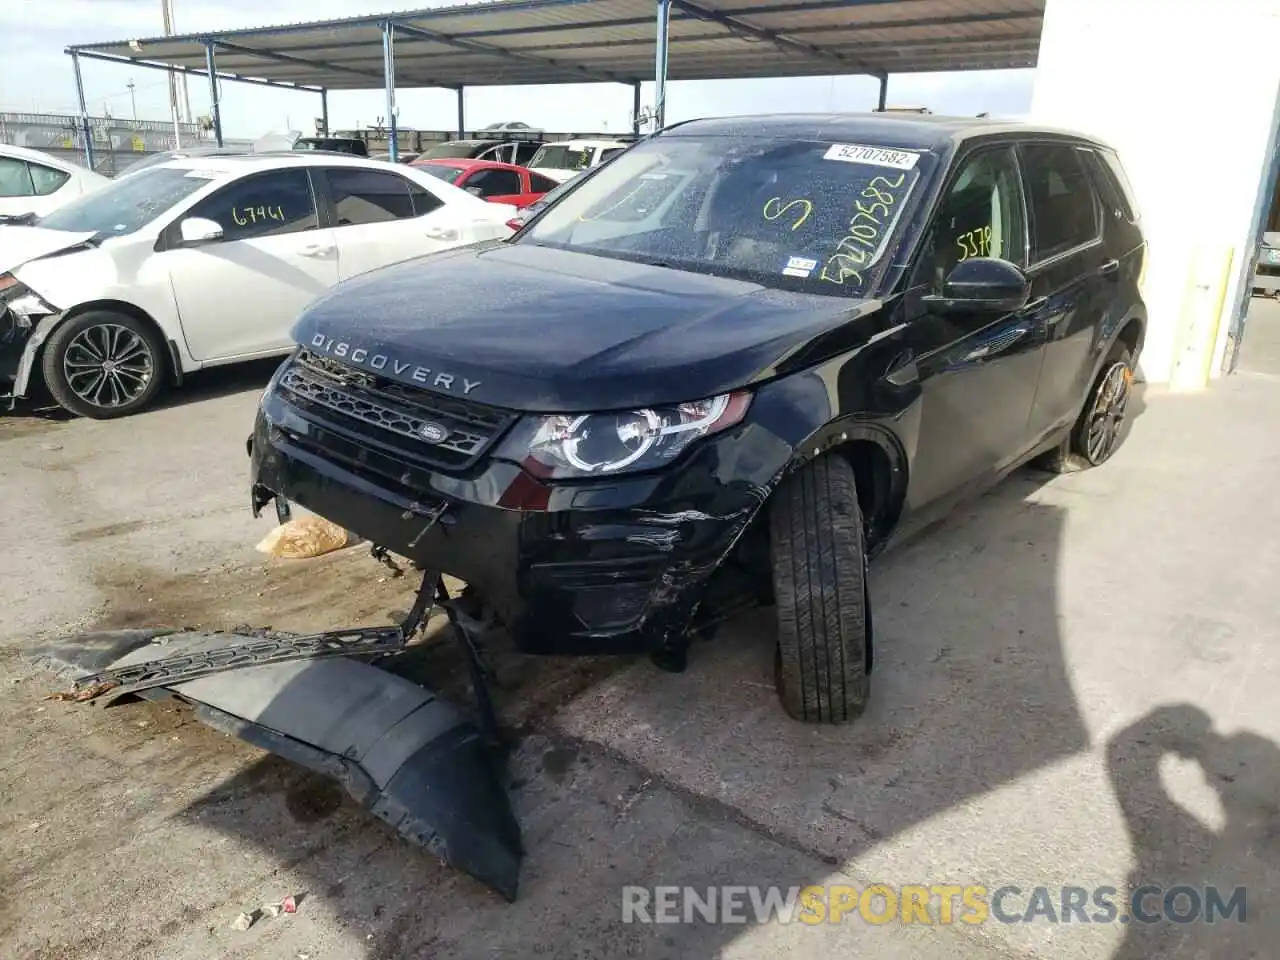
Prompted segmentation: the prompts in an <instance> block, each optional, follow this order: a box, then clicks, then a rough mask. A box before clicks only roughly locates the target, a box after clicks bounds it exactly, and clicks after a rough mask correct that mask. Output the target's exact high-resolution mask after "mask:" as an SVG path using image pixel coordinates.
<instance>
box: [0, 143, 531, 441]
mask: <svg viewBox="0 0 1280 960" xmlns="http://www.w3.org/2000/svg"><path fill="white" fill-rule="evenodd" d="M514 213H515V208H514V207H510V206H506V205H504V204H495V203H486V202H485V201H483V200H480V199H478V198H477V197H473V196H472V195H471V194H469V193H467V192H465V191H463V190H460V189H458V188H457V187H454V186H452V185H451V184H448V183H445V182H443V181H441V180H439V179H437V178H435V177H432V176H429V175H427V174H425V173H421V172H418V171H416V170H413V169H412V168H409V167H405V166H395V167H393V166H391V165H389V164H385V163H379V162H377V161H372V160H362V159H357V158H347V157H339V156H321V155H316V154H311V155H308V154H297V153H290V154H286V155H280V154H277V155H264V154H256V155H251V154H246V155H243V156H222V155H220V156H214V157H192V158H187V159H185V160H174V161H170V162H167V163H164V164H161V165H158V166H155V167H152V168H150V169H147V170H142V171H139V172H138V173H136V174H133V175H131V176H128V177H123V178H121V179H119V180H117V181H115V182H113V183H112V184H111V185H110V186H108V187H105V188H104V189H102V190H100V191H98V192H97V193H94V194H91V195H89V196H86V197H83V198H81V199H79V200H77V201H75V202H73V203H71V204H68V205H67V206H65V207H62V208H60V209H58V210H55V211H53V212H52V213H50V214H49V215H47V216H45V217H42V218H40V219H39V220H37V221H36V222H35V223H34V224H33V225H30V226H5V227H0V399H5V398H7V399H9V400H10V401H11V402H12V401H13V400H14V399H16V398H18V397H25V396H28V395H29V394H30V392H31V391H32V390H33V388H35V387H36V386H38V385H39V384H40V383H41V382H42V383H43V384H44V386H45V387H46V388H47V390H48V392H49V393H50V394H51V395H52V396H53V399H54V400H56V401H57V402H58V403H59V404H60V405H61V406H63V407H65V408H66V409H67V410H69V411H71V412H73V413H76V414H79V415H81V416H85V417H93V418H95V419H108V418H112V417H120V416H125V415H127V414H131V413H134V412H136V411H138V410H140V409H142V408H143V407H145V406H146V405H147V404H148V403H150V402H151V401H152V400H153V399H154V397H155V395H156V393H157V392H158V391H159V390H160V389H161V388H162V387H163V386H164V385H165V384H166V383H179V382H181V380H182V377H183V375H184V374H186V373H190V372H191V371H194V370H198V369H201V368H202V367H209V366H217V365H221V364H228V363H235V362H238V361H243V360H252V359H256V358H259V357H269V356H272V355H276V354H284V353H287V352H288V351H289V350H290V349H291V347H292V346H293V344H292V342H291V341H290V339H289V331H290V328H291V327H292V325H293V323H294V321H295V320H296V319H297V317H298V315H299V314H300V313H301V312H302V310H303V308H304V307H306V306H307V305H308V304H309V303H310V302H311V301H312V300H315V299H316V298H317V297H319V296H320V295H322V294H323V293H325V292H326V291H328V290H329V289H330V288H332V287H333V286H335V285H336V284H338V283H339V282H340V281H342V280H345V279H347V278H349V277H352V276H355V275H356V274H360V273H364V272H365V271H368V270H372V269H374V268H376V267H382V266H386V265H388V264H392V263H398V262H400V261H402V260H408V259H411V258H413V257H418V256H422V255H424V254H428V253H433V252H435V251H438V250H443V249H446V248H449V247H456V246H460V245H463V244H469V243H475V242H479V241H483V240H491V239H496V238H502V237H506V236H510V234H511V232H512V231H511V228H510V227H509V226H507V224H506V221H507V220H509V219H511V217H512V216H513V215H514Z"/></svg>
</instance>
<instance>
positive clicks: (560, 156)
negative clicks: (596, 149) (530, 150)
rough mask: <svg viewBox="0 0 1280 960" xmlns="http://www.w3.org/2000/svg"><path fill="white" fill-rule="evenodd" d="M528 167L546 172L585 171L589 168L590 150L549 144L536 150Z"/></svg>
mask: <svg viewBox="0 0 1280 960" xmlns="http://www.w3.org/2000/svg"><path fill="white" fill-rule="evenodd" d="M529 166H531V167H542V168H544V169H548V170H585V169H587V167H589V166H591V150H590V149H587V150H579V149H576V148H574V147H571V146H569V145H568V144H567V143H549V144H547V145H546V146H545V147H540V148H539V149H538V152H537V153H535V154H534V155H533V159H532V160H530V161H529Z"/></svg>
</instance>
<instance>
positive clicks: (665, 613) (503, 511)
mask: <svg viewBox="0 0 1280 960" xmlns="http://www.w3.org/2000/svg"><path fill="white" fill-rule="evenodd" d="M1144 260H1145V243H1144V240H1143V237H1142V233H1141V231H1140V229H1139V226H1138V222H1137V214H1136V211H1135V208H1134V205H1133V202H1132V199H1131V195H1130V191H1129V187H1128V184H1127V181H1126V179H1125V177H1124V174H1123V172H1122V171H1121V168H1120V165H1119V162H1118V161H1117V159H1116V156H1115V154H1114V153H1113V152H1112V151H1111V150H1110V149H1109V148H1108V147H1106V146H1105V145H1103V144H1101V143H1098V142H1096V141H1094V140H1090V139H1086V138H1083V137H1080V136H1076V135H1071V134H1066V133H1061V132H1055V131H1051V130H1047V129H1039V128H1035V127H1030V126H1025V125H1020V124H1010V123H996V122H993V121H989V120H973V119H965V120H959V119H948V118H941V117H932V116H921V117H916V116H892V115H888V116H886V115H883V114H879V115H867V116H856V115H845V116H772V117H747V118H736V119H732V118H731V119H717V120H699V121H693V122H689V123H684V124H680V125H678V126H675V127H671V128H669V129H667V130H665V131H664V132H662V133H661V134H659V135H657V136H655V137H652V138H650V139H648V140H646V141H644V142H642V143H639V144H637V145H636V146H634V147H632V148H631V149H630V150H628V151H627V152H626V153H625V154H623V155H621V156H619V157H618V158H617V159H615V160H614V161H613V162H612V163H610V164H609V165H608V166H606V167H602V168H600V169H599V170H597V171H593V172H592V174H591V175H588V176H585V177H583V178H582V180H581V181H580V182H579V183H578V184H577V185H576V186H575V187H574V188H573V189H571V190H569V191H567V192H566V193H565V194H564V195H563V196H562V197H561V198H560V199H559V200H558V201H557V202H556V203H555V204H553V205H551V206H550V207H548V208H547V209H546V210H544V211H542V212H541V213H540V214H538V215H537V216H536V217H534V218H533V219H532V220H530V221H529V223H528V224H526V225H525V226H524V228H523V229H522V230H520V231H519V232H518V233H517V234H515V235H514V236H513V237H511V238H510V239H509V240H506V241H501V242H494V243H488V244H483V245H478V246H472V247H468V248H462V249H455V250H451V251H448V252H444V253H440V254H436V255H432V256H429V257H426V258H423V259H419V260H415V261H412V262H409V263H404V264H401V265H399V266H393V267H388V268H386V269H382V270H377V271H374V272H372V273H369V274H366V275H364V276H363V277H359V278H356V279H353V280H351V281H349V282H347V283H344V284H342V285H340V286H339V287H337V288H335V289H334V290H333V291H331V292H330V293H329V294H327V295H326V296H324V297H323V298H322V299H320V300H318V301H317V302H315V303H314V304H313V305H312V306H311V307H310V308H309V309H308V310H307V312H306V313H305V314H304V315H303V316H302V318H301V319H300V321H299V322H298V324H297V327H296V328H295V331H294V337H295V339H296V341H297V343H298V349H297V351H296V353H294V355H293V356H292V357H291V358H290V359H289V360H288V361H286V362H285V363H284V364H283V365H282V367H281V368H280V370H279V371H278V372H277V374H276V375H275V377H274V378H273V379H272V381H271V384H270V385H269V387H268V389H267V391H266V393H265V394H264V396H263V399H262V404H261V409H260V411H259V413H258V417H257V424H256V427H255V431H254V434H253V437H252V439H251V441H250V450H251V454H252V459H253V506H254V509H255V511H257V510H260V509H261V508H262V507H263V506H265V505H266V504H267V503H268V502H270V500H271V499H272V498H273V496H275V495H283V496H285V497H288V498H290V499H292V500H295V501H297V502H299V503H301V504H302V505H304V506H305V507H308V508H310V509H312V510H314V511H316V512H318V513H320V514H322V515H324V516H326V517H329V518H331V519H332V520H334V521H336V522H338V523H341V524H343V525H345V526H347V527H348V528H350V529H352V530H354V531H355V532H357V533H359V534H361V535H363V536H365V537H367V538H369V539H370V540H372V541H373V542H374V543H375V544H379V545H383V546H385V547H387V548H389V549H390V550H392V551H394V552H396V553H398V554H401V555H404V556H406V557H408V558H411V559H412V560H414V561H415V562H416V563H417V565H419V566H420V567H422V568H424V569H429V570H433V571H440V572H446V573H450V574H454V575H456V576H457V577H459V578H461V579H463V580H465V581H467V582H468V584H470V586H471V588H472V589H473V590H475V591H477V592H478V593H479V594H480V595H481V596H483V597H484V598H486V599H487V601H488V602H489V604H490V605H491V608H492V609H493V610H495V611H497V614H498V615H499V617H500V618H501V620H502V621H503V622H504V623H505V625H506V626H507V627H508V628H509V629H510V631H511V633H512V635H513V636H514V639H515V641H516V643H517V644H518V645H519V646H520V647H521V648H522V649H524V650H527V651H531V652H548V653H569V652H600V651H617V652H621V651H630V650H635V649H637V648H642V649H648V650H649V651H650V652H652V653H653V654H654V657H655V660H656V661H657V662H659V663H660V664H662V665H665V666H667V667H669V668H672V669H679V668H681V667H682V666H683V663H684V659H685V650H686V646H687V644H688V643H689V640H690V637H691V636H696V635H697V634H698V633H699V632H700V631H703V630H705V629H706V628H707V626H708V625H711V624H714V623H715V622H717V621H718V620H719V619H722V618H723V617H725V616H727V615H728V614H729V613H731V612H733V611H734V610H737V609H740V608H741V607H742V606H743V605H744V604H748V603H765V604H770V603H771V604H773V605H774V606H775V607H776V609H777V623H778V658H777V685H778V690H779V694H780V697H781V699H782V702H783V705H784V706H785V708H786V709H787V711H788V712H789V713H791V714H792V715H793V716H795V717H797V718H801V719H804V720H809V721H828V722H838V721H843V720H848V719H850V718H852V717H853V716H855V715H857V714H858V713H859V712H860V711H861V710H862V709H863V706H864V704H865V702H866V698H867V694H868V674H869V672H870V669H871V658H872V650H871V629H870V624H871V616H870V609H869V600H868V594H867V589H866V582H867V580H866V577H867V574H866V569H867V566H866V565H867V558H868V557H869V556H872V555H874V554H875V553H876V551H878V550H879V549H881V548H882V547H884V546H885V544H886V543H888V542H889V541H890V539H891V538H896V537H898V536H899V535H902V534H905V533H906V532H908V531H909V529H911V528H914V527H915V526H916V525H917V524H923V523H925V522H927V521H929V520H930V519H932V518H934V517H936V516H937V515H938V514H939V513H940V512H942V511H945V510H947V509H948V508H949V507H950V506H951V505H952V504H953V503H954V502H955V501H956V500H957V499H958V498H960V497H961V496H964V495H973V494H975V493H977V492H979V491H980V490H982V489H983V488H984V487H986V486H988V485H989V484H991V483H993V482H995V481H996V480H997V479H999V478H1000V477H1001V476H1003V475H1004V474H1006V473H1007V472H1009V471H1010V470H1012V469H1013V468H1014V467H1016V466H1017V465H1018V464H1020V463H1023V462H1024V461H1027V460H1029V459H1031V458H1032V457H1036V456H1042V457H1044V458H1045V460H1046V461H1047V462H1048V463H1049V464H1050V465H1052V466H1055V467H1058V468H1066V467H1079V466H1088V465H1095V464H1099V463H1101V462H1103V461H1104V460H1106V459H1107V458H1108V457H1109V456H1110V455H1111V453H1112V451H1113V449H1114V448H1115V446H1116V443H1117V440H1118V437H1119V436H1120V425H1121V422H1122V420H1123V418H1124V414H1125V407H1126V402H1127V399H1128V396H1129V391H1130V385H1131V382H1132V379H1133V369H1134V365H1135V363H1136V360H1137V357H1138V355H1139V353H1140V351H1141V349H1142V343H1143V332H1144V326H1145V322H1146V310H1145V307H1144V305H1143V302H1142V299H1141V297H1140V295H1139V279H1140V275H1141V273H1142V270H1143V263H1144Z"/></svg>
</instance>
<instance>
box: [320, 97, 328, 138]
mask: <svg viewBox="0 0 1280 960" xmlns="http://www.w3.org/2000/svg"><path fill="white" fill-rule="evenodd" d="M320 123H321V125H322V126H323V127H324V130H323V131H321V132H322V133H323V134H324V136H326V137H327V136H328V135H329V91H328V90H325V89H322V90H321V91H320Z"/></svg>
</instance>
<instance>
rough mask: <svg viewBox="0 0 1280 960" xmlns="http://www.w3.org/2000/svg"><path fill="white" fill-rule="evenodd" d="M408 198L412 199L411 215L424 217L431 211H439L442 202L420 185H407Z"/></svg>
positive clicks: (442, 204)
mask: <svg viewBox="0 0 1280 960" xmlns="http://www.w3.org/2000/svg"><path fill="white" fill-rule="evenodd" d="M409 196H410V197H412V198H413V215H414V216H415V217H421V216H425V215H426V214H428V213H430V212H431V211H432V210H439V209H440V208H441V207H443V206H444V201H443V200H441V199H440V198H439V197H437V196H436V195H435V194H434V193H432V192H431V191H430V190H428V189H427V188H426V187H424V186H423V185H422V184H420V183H410V184H409Z"/></svg>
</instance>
